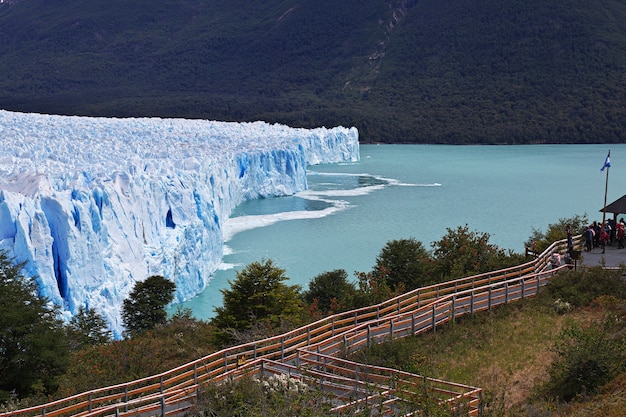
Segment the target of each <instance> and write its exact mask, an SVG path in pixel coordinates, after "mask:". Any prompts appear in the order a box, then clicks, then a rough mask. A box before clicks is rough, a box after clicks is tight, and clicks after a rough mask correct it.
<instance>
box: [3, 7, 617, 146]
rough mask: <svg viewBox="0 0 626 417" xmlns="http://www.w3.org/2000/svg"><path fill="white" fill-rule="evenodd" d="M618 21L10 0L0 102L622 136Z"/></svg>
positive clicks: (553, 11)
mask: <svg viewBox="0 0 626 417" xmlns="http://www.w3.org/2000/svg"><path fill="white" fill-rule="evenodd" d="M624 21H626V7H625V6H624V4H623V2H621V1H615V0H608V1H601V0H591V1H583V0H573V1H572V0H570V1H565V0H557V1H552V2H542V1H537V0H531V1H526V2H519V1H513V0H504V1H495V0H486V1H485V0H481V1H476V0H472V1H461V0H450V1H447V2H440V1H435V0H421V1H410V0H402V1H398V0H362V1H358V2H355V1H350V2H337V1H332V0H317V1H304V0H286V1H285V0H280V1H278V0H268V1H264V2H250V1H240V0H233V1H230V2H205V1H200V0H173V1H169V2H166V3H158V2H157V3H155V2H149V1H146V0H137V1H133V2H127V1H121V0H109V1H106V2H105V1H102V0H93V1H90V2H87V3H85V4H82V3H81V4H77V3H75V2H68V1H60V2H49V1H46V0H28V1H23V0H22V1H15V2H13V1H5V2H4V3H3V4H0V39H2V42H0V56H2V60H0V73H2V77H1V78H0V108H3V109H8V110H16V111H28V112H44V113H55V114H79V115H92V116H132V117H136V116H159V117H186V118H206V119H217V120H227V121H251V120H265V121H268V122H279V123H285V124H288V125H292V126H302V127H317V126H321V125H324V126H335V125H344V126H356V127H357V128H358V129H359V132H360V137H361V141H362V142H364V143H367V142H404V143H452V144H476V143H481V144H494V143H499V144H501V143H546V142H549V143H590V142H603V143H621V142H622V141H623V138H624V136H625V132H626V107H625V106H624V103H625V102H626V90H625V87H624V83H623V74H624V73H625V72H626V32H625V31H624V30H623V29H624V28H623V22H624Z"/></svg>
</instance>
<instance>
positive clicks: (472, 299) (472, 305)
mask: <svg viewBox="0 0 626 417" xmlns="http://www.w3.org/2000/svg"><path fill="white" fill-rule="evenodd" d="M472 284H473V283H472ZM470 313H471V314H474V291H472V293H471V294H470Z"/></svg>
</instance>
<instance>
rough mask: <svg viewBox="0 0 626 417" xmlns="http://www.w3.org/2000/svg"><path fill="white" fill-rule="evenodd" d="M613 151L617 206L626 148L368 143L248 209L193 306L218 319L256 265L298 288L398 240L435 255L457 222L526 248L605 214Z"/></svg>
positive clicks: (240, 213)
mask: <svg viewBox="0 0 626 417" xmlns="http://www.w3.org/2000/svg"><path fill="white" fill-rule="evenodd" d="M609 149H610V151H611V163H612V165H611V168H610V169H609V178H608V193H607V196H608V197H607V203H611V202H612V201H614V200H616V199H618V198H619V197H621V196H622V195H624V194H626V144H619V145H522V146H445V145H361V148H360V152H361V160H360V161H359V162H356V163H350V164H337V165H319V166H312V167H309V175H308V185H309V190H307V191H305V192H302V193H299V194H297V195H295V196H289V197H281V198H271V199H262V200H255V201H248V202H245V203H243V204H241V205H240V206H239V207H237V209H236V210H235V212H234V213H233V215H232V216H231V219H230V220H229V221H228V223H227V225H226V226H225V235H226V240H227V241H226V243H225V245H226V248H225V256H224V258H223V265H222V268H221V269H220V270H219V271H217V272H216V274H215V276H214V277H213V278H212V280H211V282H210V284H209V286H208V287H207V288H206V290H205V291H204V292H203V293H202V294H200V295H198V296H197V297H195V298H194V299H192V300H189V301H187V302H185V303H183V304H182V305H183V307H186V308H190V309H192V311H193V313H194V315H195V316H196V317H197V318H200V319H208V318H210V317H212V316H213V315H214V308H215V307H216V306H219V305H221V303H222V294H221V292H220V291H219V290H220V289H223V288H229V284H228V280H231V281H232V280H234V279H235V277H236V273H237V271H240V270H242V269H243V268H244V267H245V266H246V265H247V264H249V263H251V262H256V261H261V260H262V259H271V260H273V261H274V263H275V264H276V265H277V266H278V267H280V268H283V269H285V271H286V275H287V276H288V277H289V278H290V281H289V284H300V285H301V286H302V287H303V288H305V289H306V288H307V285H308V282H309V281H310V280H311V279H312V278H313V277H315V276H316V275H318V274H320V273H322V272H325V271H331V270H334V269H344V270H346V271H347V272H348V274H349V275H350V276H353V273H354V272H355V271H362V272H368V271H370V270H371V269H372V266H373V265H374V264H375V260H376V256H377V255H378V254H379V253H380V250H381V249H382V247H383V246H385V244H386V243H387V242H388V241H390V240H394V239H404V238H411V237H412V238H415V239H417V240H419V241H421V242H422V243H423V244H424V246H425V247H427V248H430V244H431V243H432V242H434V241H438V240H439V239H441V237H443V236H444V235H445V234H446V233H447V228H452V229H455V228H456V227H457V226H465V225H467V226H468V227H469V229H470V230H472V231H478V232H486V233H489V234H490V236H491V237H490V242H491V243H493V244H496V245H498V246H499V247H501V248H505V249H511V250H513V251H515V252H520V253H521V252H523V251H524V242H525V241H526V240H528V238H529V237H530V236H531V234H532V232H533V230H534V229H538V230H545V229H546V227H547V226H548V224H550V223H555V222H557V221H558V220H559V219H560V218H568V217H572V216H574V215H583V214H586V215H587V217H588V218H589V220H590V221H593V220H601V219H602V213H601V212H600V211H599V210H601V209H602V207H603V205H604V194H605V183H606V171H604V172H601V171H600V168H601V167H602V165H603V163H604V160H605V158H606V155H607V152H608V151H609ZM176 307H177V306H173V308H172V310H173V309H175V308H176Z"/></svg>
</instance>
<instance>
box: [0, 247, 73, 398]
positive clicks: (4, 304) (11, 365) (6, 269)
mask: <svg viewBox="0 0 626 417" xmlns="http://www.w3.org/2000/svg"><path fill="white" fill-rule="evenodd" d="M23 267H24V264H23V263H20V264H13V260H12V259H10V258H9V257H8V256H7V254H6V252H4V251H0V402H3V401H6V400H8V398H9V393H11V392H15V393H17V395H18V396H19V397H24V396H27V395H30V394H44V395H47V394H51V393H53V392H54V391H55V390H56V389H57V387H58V384H57V381H56V378H57V377H58V376H59V375H61V374H63V373H64V372H65V370H66V369H67V367H68V365H69V348H68V343H67V339H66V337H65V331H64V329H63V324H62V322H61V321H60V320H59V318H58V317H59V315H58V309H57V308H56V307H52V306H50V305H49V303H48V300H46V299H45V298H42V297H39V296H38V295H37V286H36V283H35V281H34V280H33V279H32V278H27V277H24V275H22V272H21V271H22V268H23Z"/></svg>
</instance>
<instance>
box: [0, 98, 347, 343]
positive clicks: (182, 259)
mask: <svg viewBox="0 0 626 417" xmlns="http://www.w3.org/2000/svg"><path fill="white" fill-rule="evenodd" d="M0 141H1V143H2V147H1V148H0V249H2V250H5V251H7V253H8V254H9V255H10V256H12V257H14V258H15V260H16V261H18V262H25V263H26V265H25V268H24V272H25V273H26V274H27V275H28V276H32V277H35V279H36V282H37V285H38V289H39V293H40V295H41V296H43V297H46V298H47V299H48V300H49V301H50V302H51V303H54V304H55V305H58V306H60V307H61V311H62V312H63V316H64V318H65V319H69V318H71V316H72V315H73V314H75V313H76V312H77V311H78V309H79V307H81V306H85V307H88V308H93V309H95V310H96V311H97V312H98V313H99V314H101V315H102V317H103V318H104V319H105V320H106V321H107V322H108V323H109V325H110V328H111V330H112V331H113V333H114V335H115V337H116V338H119V337H121V335H122V334H123V330H124V329H123V323H122V320H121V306H122V303H123V300H124V299H125V298H127V296H128V294H129V293H130V292H131V291H132V289H133V287H134V285H135V283H136V282H138V281H142V280H144V279H145V278H147V277H148V276H151V275H162V276H164V277H165V278H167V279H169V280H171V281H173V282H174V283H175V284H176V293H175V301H174V302H175V303H177V302H182V301H185V300H187V299H189V298H191V297H193V296H195V295H197V294H198V293H200V292H201V291H203V290H205V288H206V287H207V285H209V281H210V279H211V277H212V276H213V274H214V272H215V271H216V269H217V268H218V267H219V264H220V262H221V259H222V255H223V248H224V236H223V229H222V226H223V224H224V223H225V221H226V220H227V219H228V217H229V215H230V214H231V212H232V210H233V209H234V208H235V207H236V206H237V205H238V204H240V203H241V202H243V201H245V200H248V199H256V198H265V197H273V196H284V195H292V194H294V193H296V192H299V191H303V190H305V189H306V188H307V181H306V172H307V166H309V165H314V164H320V163H340V162H355V161H358V160H359V143H358V131H357V129H356V128H354V127H351V128H346V127H341V126H339V127H334V128H324V127H320V128H316V129H301V128H291V127H288V126H285V125H279V124H269V123H266V122H250V123H233V122H218V121H208V120H189V119H159V118H128V119H117V118H99V117H79V116H57V115H45V114H34V113H16V112H10V111H4V110H0Z"/></svg>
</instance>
